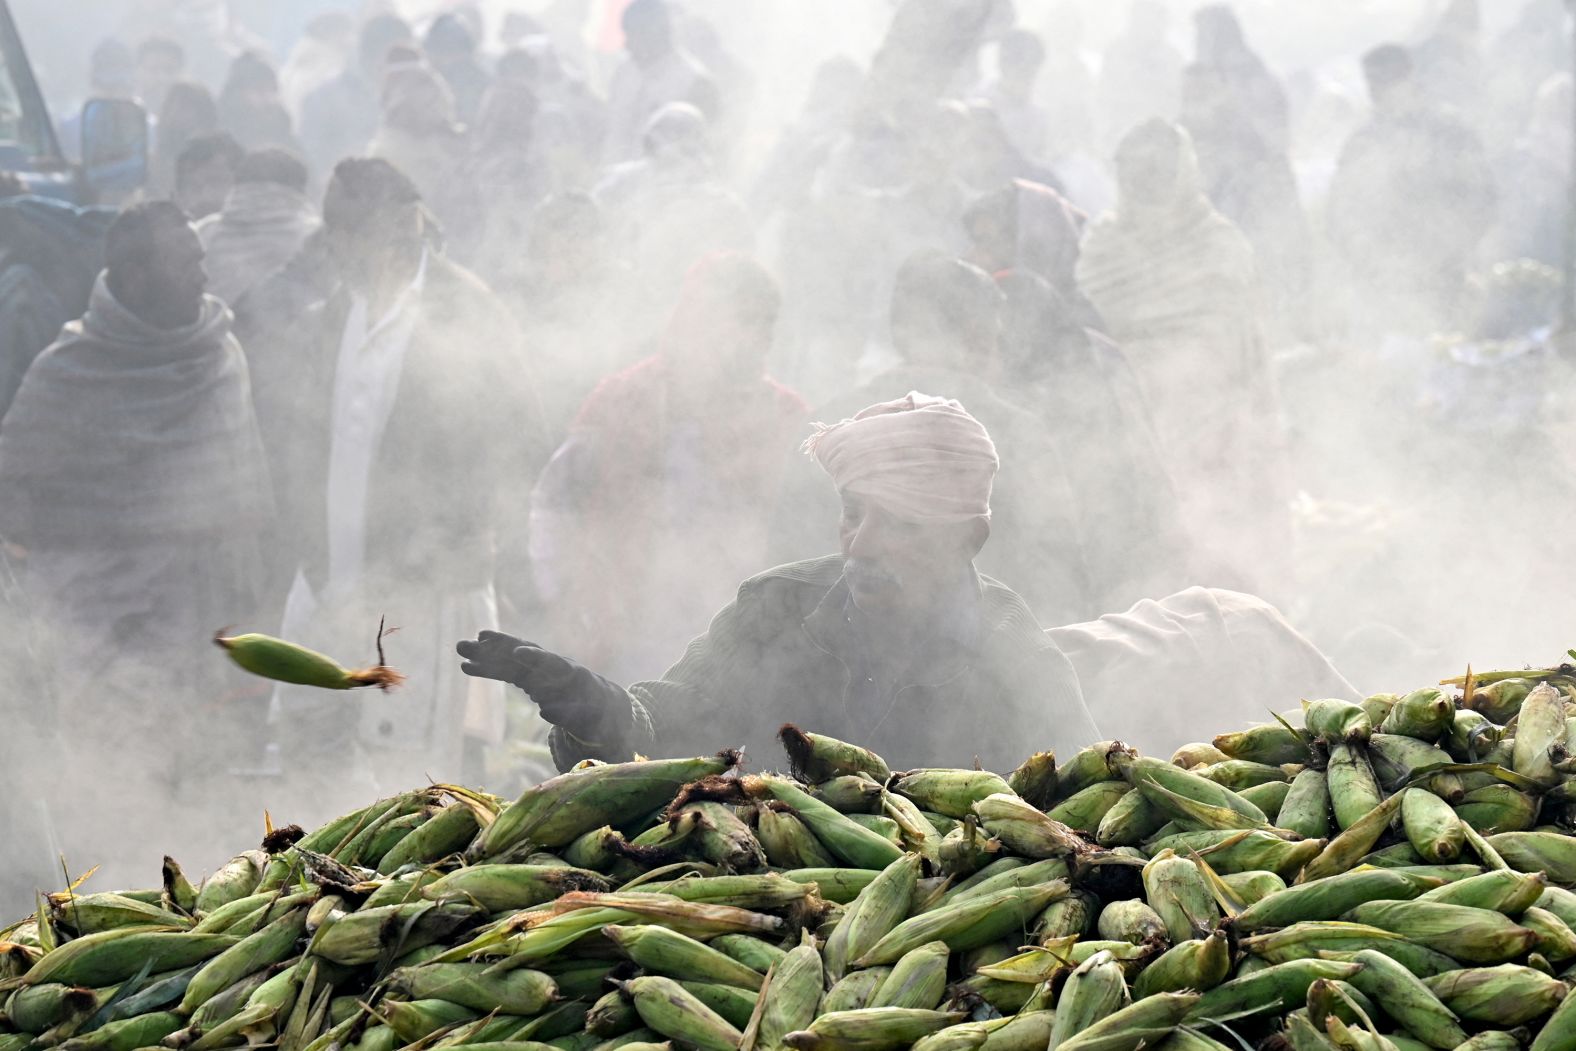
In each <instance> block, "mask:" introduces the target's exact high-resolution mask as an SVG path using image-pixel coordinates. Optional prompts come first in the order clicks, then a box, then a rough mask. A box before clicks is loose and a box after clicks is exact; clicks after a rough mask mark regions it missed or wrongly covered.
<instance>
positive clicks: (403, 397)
mask: <svg viewBox="0 0 1576 1051" xmlns="http://www.w3.org/2000/svg"><path fill="white" fill-rule="evenodd" d="M322 236H323V239H324V246H325V248H326V251H327V253H328V255H329V257H330V259H331V262H332V267H333V268H334V271H335V273H336V274H337V284H336V286H335V288H334V289H333V291H332V292H331V294H330V295H329V296H328V298H327V299H326V300H325V301H323V302H321V303H319V304H318V305H316V306H315V307H313V308H311V309H310V310H309V311H308V313H307V317H306V318H304V319H303V324H302V325H301V328H300V329H299V330H298V335H297V336H296V337H295V339H294V340H291V341H288V342H299V343H300V344H301V345H303V346H305V347H307V348H309V350H310V352H309V354H306V355H301V356H300V357H299V358H298V359H297V361H296V365H297V366H298V370H297V371H293V372H291V374H290V375H289V376H288V380H286V377H285V375H284V373H285V372H287V371H289V370H283V369H281V368H279V367H278V366H277V365H276V367H275V368H274V370H273V372H272V375H273V378H274V381H278V382H289V383H290V384H292V385H293V388H294V389H295V390H296V391H297V392H298V399H297V407H296V412H295V414H294V416H293V417H291V416H287V417H284V418H282V419H280V420H279V421H278V424H279V425H281V426H283V427H285V428H286V435H287V437H285V438H283V439H281V440H276V441H271V443H270V447H271V448H278V449H281V450H284V452H285V454H286V455H285V456H284V457H283V458H282V464H281V469H282V470H283V471H284V472H285V478H284V479H283V484H282V485H281V490H282V491H284V492H287V493H289V494H292V496H293V502H292V503H291V504H290V505H289V506H287V507H283V508H281V511H282V513H283V514H284V515H285V516H286V519H285V535H286V538H287V540H288V543H289V547H290V550H292V551H293V552H295V553H297V554H298V555H299V564H298V568H297V571H296V573H295V577H294V580H293V583H292V584H291V587H290V591H289V595H288V597H287V599H286V607H285V612H284V634H286V635H287V636H290V637H292V638H297V639H301V640H303V641H305V642H307V643H308V644H310V645H313V646H314V647H316V648H321V649H324V650H326V651H329V652H339V653H358V652H363V651H368V652H370V650H371V648H372V644H373V641H374V640H373V635H374V633H375V630H376V627H377V624H378V622H379V619H380V618H381V617H383V616H385V615H386V616H387V618H388V623H389V624H391V625H397V626H399V628H400V634H399V636H398V638H399V650H400V662H401V668H402V670H403V671H405V672H406V674H407V675H408V676H409V682H408V684H407V686H406V687H405V688H403V689H401V690H400V691H398V692H396V693H392V694H389V695H387V696H382V697H378V698H375V699H372V700H368V701H366V702H364V703H359V704H358V703H354V702H352V703H346V704H342V705H337V706H325V705H324V704H323V703H322V700H321V698H320V697H318V696H316V695H314V694H313V693H312V692H311V691H308V690H302V689H294V690H291V689H285V690H281V691H280V692H279V694H278V695H277V698H276V704H275V716H276V721H275V728H276V730H277V734H276V737H277V739H278V740H279V742H280V745H281V753H282V754H283V755H284V756H285V757H286V760H287V762H289V763H290V764H291V768H290V770H289V773H290V775H291V781H290V785H289V787H290V791H291V792H292V793H294V792H297V791H300V792H306V793H311V794H310V795H308V796H305V797H304V798H306V799H310V800H311V803H310V804H305V803H303V805H309V807H310V809H311V811H312V812H313V813H318V812H326V810H331V809H333V807H334V805H335V804H333V803H331V802H329V801H328V800H327V799H326V798H325V793H328V792H330V791H332V792H334V793H338V794H340V795H341V796H346V795H351V794H353V793H355V792H358V791H362V790H364V788H365V787H366V781H365V780H363V781H362V782H361V783H360V784H357V783H356V780H355V778H354V777H353V776H346V775H347V773H350V774H352V775H353V774H354V772H355V771H356V770H357V769H358V763H357V760H358V758H360V757H361V755H362V753H368V757H369V759H370V762H366V763H362V764H360V767H359V769H360V770H361V771H362V773H363V774H365V775H370V777H372V778H375V779H376V780H377V782H378V783H383V782H385V781H386V782H387V786H388V787H389V788H390V789H391V790H392V788H393V786H394V785H403V784H409V783H412V782H413V781H419V780H422V779H423V778H424V777H426V776H427V775H429V774H430V775H432V776H434V777H438V778H440V779H454V780H463V779H470V780H476V779H478V778H480V777H481V776H482V770H481V769H480V762H481V746H482V744H483V742H489V741H497V740H498V739H499V738H500V737H501V735H502V730H503V711H502V697H501V694H500V693H499V692H498V691H496V690H488V689H485V688H483V689H477V688H476V684H475V683H473V682H470V681H468V680H465V679H463V678H462V677H460V676H459V675H457V674H455V672H454V670H453V668H452V665H450V664H449V663H448V662H447V661H446V660H441V655H442V654H444V653H446V652H447V651H448V647H449V646H450V645H451V644H452V637H451V636H452V635H453V634H454V633H456V632H460V631H463V630H465V628H464V627H463V626H464V625H469V624H472V623H475V622H477V621H478V620H479V621H481V622H483V623H485V622H486V621H488V620H491V619H494V618H495V617H496V616H497V607H496V595H495V592H494V561H493V552H494V550H495V542H496V535H495V533H496V528H497V525H498V516H497V513H496V510H497V506H498V502H499V500H500V499H502V498H503V497H504V496H505V495H506V494H507V493H508V492H509V491H510V489H511V486H518V487H520V488H522V489H523V488H524V487H525V486H527V485H528V480H529V478H531V477H533V475H534V470H535V467H536V465H539V464H540V462H541V458H542V455H543V453H542V451H541V438H540V436H539V434H538V433H537V431H538V428H539V427H540V423H541V415H540V411H539V410H538V409H537V408H536V407H535V405H534V393H533V391H532V388H531V385H530V381H529V377H528V376H527V375H526V370H525V368H524V366H523V362H522V359H521V351H520V347H519V344H518V340H517V337H516V335H515V332H514V329H513V327H512V324H511V322H510V321H509V319H508V317H507V315H506V314H505V312H504V310H503V308H502V307H501V306H500V305H499V304H498V303H497V301H496V300H495V299H494V298H493V296H492V294H491V293H490V292H488V291H487V289H486V287H485V286H484V285H482V283H481V282H480V281H478V280H477V279H476V278H475V277H474V276H472V275H471V274H470V273H469V272H468V271H466V270H464V269H463V268H461V267H460V266H458V265H457V264H455V263H453V262H451V261H450V260H449V259H447V258H446V257H445V256H444V254H443V252H442V251H441V250H440V248H439V247H438V231H437V230H435V229H434V228H433V225H432V220H431V219H430V218H429V217H428V215H427V213H426V211H425V209H424V208H423V207H422V202H421V197H420V195H419V194H418V193H417V191H416V188H415V186H414V185H412V183H411V181H410V180H409V179H407V178H406V177H405V176H404V175H403V174H401V173H400V171H399V170H398V169H396V168H395V167H393V166H392V165H390V164H389V163H388V162H387V161H383V160H377V159H372V158H351V159H348V160H344V161H341V162H340V163H339V164H338V165H337V166H336V167H335V169H334V175H333V178H332V179H331V180H330V181H329V186H328V190H327V193H326V194H325V196H324V200H323V235H322ZM273 403H274V404H277V400H275V401H274V402H273ZM502 479H512V480H513V481H512V482H509V483H508V484H505V485H501V486H500V485H498V484H494V483H493V480H502ZM331 757H332V758H331ZM319 778H321V779H322V780H321V782H319V780H318V779H319ZM325 808H326V809H325Z"/></svg>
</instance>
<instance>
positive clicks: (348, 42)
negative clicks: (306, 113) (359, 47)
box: [279, 11, 356, 126]
mask: <svg viewBox="0 0 1576 1051" xmlns="http://www.w3.org/2000/svg"><path fill="white" fill-rule="evenodd" d="M355 50H356V20H355V18H354V17H353V16H352V15H351V14H350V13H349V12H347V11H325V12H324V13H323V14H320V15H316V16H314V17H313V18H312V19H311V20H310V21H308V22H307V23H306V25H305V26H304V27H303V28H302V30H301V36H300V37H299V38H297V40H296V42H295V44H294V45H293V46H292V47H291V48H290V50H289V51H288V52H286V54H285V60H284V63H283V64H282V65H280V67H279V98H280V101H282V102H283V103H284V104H285V111H286V112H287V113H289V114H290V115H291V118H292V119H293V120H294V121H295V123H296V125H297V126H299V125H300V122H301V104H302V103H303V102H304V101H305V100H306V97H307V96H308V95H310V94H311V93H312V92H314V91H316V90H317V89H318V88H320V87H322V86H323V85H324V84H327V83H328V82H329V81H330V80H333V79H334V77H336V76H338V75H339V71H340V70H342V69H344V68H345V65H346V63H347V62H349V61H353V60H354V56H355Z"/></svg>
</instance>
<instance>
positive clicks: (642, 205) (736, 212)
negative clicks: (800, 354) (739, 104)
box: [592, 102, 755, 326]
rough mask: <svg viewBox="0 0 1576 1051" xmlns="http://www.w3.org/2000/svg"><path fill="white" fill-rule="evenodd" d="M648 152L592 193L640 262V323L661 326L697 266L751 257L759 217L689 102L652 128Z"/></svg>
mask: <svg viewBox="0 0 1576 1051" xmlns="http://www.w3.org/2000/svg"><path fill="white" fill-rule="evenodd" d="M644 142H645V146H644V154H643V155H642V156H641V158H640V159H639V160H634V161H626V162H624V163H622V164H615V165H613V166H612V167H610V168H608V169H607V171H606V172H605V173H604V175H603V176H602V178H601V180H600V181H599V182H598V183H597V184H596V187H595V189H594V190H593V191H592V196H593V197H594V198H595V199H596V202H597V205H598V206H599V207H600V208H602V210H603V212H604V214H606V215H607V217H608V220H609V223H610V225H611V227H612V231H613V235H612V236H613V240H614V243H615V244H617V245H619V246H620V249H621V251H622V253H623V254H624V255H625V257H626V258H628V259H630V260H631V261H632V263H633V265H634V268H635V273H636V277H637V280H638V282H639V287H640V288H641V290H642V293H643V294H642V296H641V299H640V300H639V301H638V302H637V303H636V304H635V306H634V309H635V311H636V317H635V319H634V323H635V324H636V325H637V326H638V325H641V324H648V323H653V322H654V320H655V318H656V317H658V316H660V314H661V313H662V311H664V310H665V309H666V308H667V304H668V303H671V302H672V298H673V296H674V295H675V294H676V293H677V291H678V288H679V286H680V285H681V284H682V283H683V282H684V280H685V275H686V274H687V273H688V272H689V269H690V267H691V266H693V265H694V264H695V262H696V261H697V260H699V259H701V258H703V257H705V256H707V255H709V254H711V253H713V252H726V251H735V252H748V251H750V250H751V249H752V248H753V247H754V241H755V228H754V220H753V218H752V217H751V215H750V213H749V211H748V209H746V208H745V206H744V202H743V201H742V200H741V199H740V198H739V195H738V194H737V193H735V192H734V190H733V188H732V187H731V186H729V185H728V183H727V182H726V181H725V180H724V178H723V176H722V174H721V173H720V172H719V171H718V166H717V161H716V155H715V153H714V151H713V148H712V141H711V128H710V125H709V123H708V122H707V120H706V117H705V115H704V114H702V113H701V111H700V110H698V109H696V108H695V107H694V106H691V105H689V104H688V103H684V102H673V103H669V104H668V105H666V106H664V107H662V108H661V109H660V110H658V111H657V112H656V114H655V115H653V116H652V118H651V120H650V122H649V123H648V124H647V126H646V133H645V140H644Z"/></svg>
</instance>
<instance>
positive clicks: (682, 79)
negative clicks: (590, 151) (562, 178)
mask: <svg viewBox="0 0 1576 1051" xmlns="http://www.w3.org/2000/svg"><path fill="white" fill-rule="evenodd" d="M620 25H621V26H622V27H623V30H624V51H625V57H624V59H623V60H622V61H621V62H620V64H619V67H618V69H617V71H615V72H614V74H613V82H612V84H611V85H610V86H609V87H608V95H607V106H608V133H607V144H606V147H605V149H604V152H603V157H604V159H605V160H606V161H608V162H609V163H617V162H619V161H629V160H636V159H638V158H639V157H640V156H641V155H642V154H643V153H644V152H645V143H646V138H647V134H646V133H647V128H648V125H649V123H650V121H651V120H652V118H653V117H654V116H655V114H656V113H657V111H658V110H660V109H662V108H663V107H664V106H667V105H669V104H670V103H674V102H685V103H688V104H690V105H692V106H694V107H695V108H696V109H698V110H699V111H700V112H701V113H702V114H704V115H706V116H707V117H708V118H711V117H715V116H716V115H717V112H718V109H719V99H718V92H717V85H716V83H715V82H714V81H713V80H712V78H711V75H710V74H709V73H708V72H707V71H706V70H705V68H704V67H702V66H701V64H700V63H699V62H697V61H696V60H695V59H694V58H693V57H692V56H691V55H689V54H688V53H687V52H686V51H684V50H683V49H682V48H681V47H679V45H678V44H677V43H676V42H675V40H674V30H673V13H672V12H671V11H670V10H669V7H668V3H667V0H633V2H632V3H630V4H629V6H628V7H626V8H624V13H623V15H622V16H621V19H620Z"/></svg>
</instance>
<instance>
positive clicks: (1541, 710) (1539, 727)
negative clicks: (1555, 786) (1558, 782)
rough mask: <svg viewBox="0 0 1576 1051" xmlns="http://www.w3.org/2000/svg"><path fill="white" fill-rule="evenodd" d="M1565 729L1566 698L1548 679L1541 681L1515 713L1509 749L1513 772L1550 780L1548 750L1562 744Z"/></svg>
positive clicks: (1552, 776)
mask: <svg viewBox="0 0 1576 1051" xmlns="http://www.w3.org/2000/svg"><path fill="white" fill-rule="evenodd" d="M1565 733H1566V731H1565V700H1564V698H1562V697H1561V696H1560V694H1559V692H1558V691H1557V690H1555V689H1554V688H1553V687H1552V686H1550V685H1549V684H1548V683H1540V684H1539V685H1538V686H1537V687H1536V688H1534V689H1533V690H1532V692H1530V693H1528V694H1527V696H1526V699H1525V700H1524V701H1523V702H1522V704H1521V711H1520V713H1519V714H1518V715H1517V717H1516V740H1515V745H1514V748H1513V751H1512V756H1513V759H1512V762H1513V763H1514V765H1515V770H1516V773H1518V774H1520V775H1522V776H1523V777H1530V778H1532V780H1534V781H1538V782H1541V783H1543V784H1552V783H1553V782H1554V780H1555V773H1554V759H1553V757H1552V756H1551V755H1550V752H1551V750H1552V749H1556V748H1560V749H1563V748H1564V746H1565V742H1566V737H1565Z"/></svg>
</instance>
